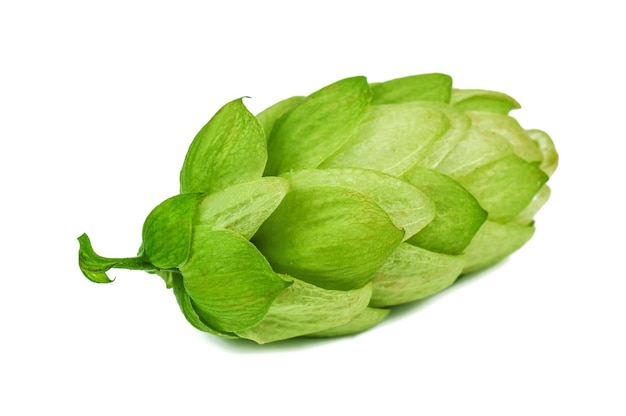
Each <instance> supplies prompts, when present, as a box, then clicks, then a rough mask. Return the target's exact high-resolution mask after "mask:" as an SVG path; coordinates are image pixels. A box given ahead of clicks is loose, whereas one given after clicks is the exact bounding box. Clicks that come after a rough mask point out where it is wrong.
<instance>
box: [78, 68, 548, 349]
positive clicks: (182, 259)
mask: <svg viewBox="0 0 626 416" xmlns="http://www.w3.org/2000/svg"><path fill="white" fill-rule="evenodd" d="M517 108H519V104H518V103H517V102H516V101H515V100H514V99H513V98H511V97H509V96H508V95H505V94H502V93H499V92H493V91H485V90H457V89H453V88H452V80H451V78H450V77H449V76H447V75H443V74H424V75H415V76H409V77H405V78H399V79H394V80H391V81H387V82H383V83H377V84H370V83H368V81H367V79H366V78H365V77H353V78H347V79H343V80H340V81H338V82H335V83H333V84H331V85H328V86H326V87H324V88H322V89H320V90H318V91H316V92H314V93H313V94H311V95H309V96H306V97H305V96H295V97H291V98H287V99H285V100H283V101H280V102H278V103H276V104H275V105H273V106H271V107H269V108H268V109H266V110H265V111H263V112H261V113H260V114H258V115H257V116H256V117H255V116H254V115H252V114H251V113H250V112H249V111H248V110H247V109H246V107H245V106H244V104H243V102H242V100H241V99H237V100H234V101H231V102H230V103H228V104H226V105H224V106H223V107H222V108H221V109H220V110H219V111H218V112H217V113H216V114H215V116H214V117H213V118H212V119H211V120H210V121H209V122H208V123H207V124H206V125H205V126H204V127H203V128H202V129H201V130H200V132H199V133H198V134H197V136H196V137H195V139H194V140H193V142H192V144H191V146H190V148H189V151H188V153H187V156H186V158H185V161H184V164H183V168H182V170H181V175H180V182H181V188H180V194H178V195H176V196H173V197H171V198H169V199H167V200H165V201H164V202H163V203H161V204H160V205H159V206H157V207H156V208H155V209H154V210H153V211H152V212H151V213H150V214H149V216H148V218H147V219H146V221H145V223H144V227H143V232H142V237H143V242H142V246H141V249H140V252H139V254H138V256H136V257H130V258H123V259H113V258H105V257H101V256H99V255H97V254H96V253H95V252H94V251H93V249H92V247H91V243H90V241H89V239H88V237H87V236H86V235H83V236H81V237H80V238H79V241H80V253H79V263H80V267H81V270H82V271H83V273H84V274H85V276H86V277H87V278H89V279H90V280H92V281H94V282H98V283H108V282H110V281H111V280H110V279H109V278H108V277H107V275H106V272H107V271H108V270H109V269H111V268H128V269H137V270H145V271H148V272H150V273H155V274H157V275H159V276H161V277H162V278H163V279H164V280H165V282H166V284H167V286H168V287H169V288H172V289H173V292H174V294H175V296H176V299H177V300H178V303H179V305H180V308H181V310H182V312H183V314H184V315H185V317H186V318H187V320H188V321H189V322H190V323H191V324H192V325H193V326H194V327H196V328H198V329H200V330H202V331H206V332H209V333H212V334H215V335H219V336H223V337H229V338H248V339H251V340H254V341H256V342H258V343H267V342H273V341H278V340H282V339H287V338H293V337H300V336H320V337H322V336H339V335H346V334H353V333H357V332H360V331H363V330H366V329H368V328H370V327H372V326H374V325H376V324H377V323H379V322H380V321H381V320H383V319H384V318H385V316H386V315H387V313H388V311H389V310H388V307H390V306H393V305H398V304H403V303H406V302H411V301H414V300H417V299H423V298H425V297H427V296H430V295H433V294H435V293H437V292H439V291H441V290H443V289H445V288H446V287H448V286H450V285H451V284H452V283H454V281H455V280H456V279H457V278H458V277H459V276H460V275H461V274H463V273H467V272H470V271H476V270H480V269H482V268H485V267H487V266H489V265H492V264H494V263H496V262H498V261H499V260H501V259H503V258H504V257H506V256H508V255H509V254H511V253H512V252H514V251H515V250H517V249H519V248H520V247H521V246H523V245H524V244H525V243H526V242H527V241H528V240H529V239H530V238H531V237H532V235H533V232H534V222H533V217H534V215H535V213H536V212H537V211H538V210H539V209H540V208H541V206H542V205H543V204H544V203H545V202H546V201H547V199H548V197H549V195H550V191H549V188H548V186H547V185H546V182H547V181H548V178H549V176H550V175H551V174H552V173H553V172H554V170H555V169H556V166H557V161H558V156H557V153H556V150H555V147H554V145H553V143H552V140H551V139H550V137H549V136H548V135H547V134H546V133H544V132H542V131H540V130H526V129H524V128H522V127H521V126H520V125H519V123H518V122H517V121H516V120H515V119H514V118H512V117H510V116H509V115H508V113H509V112H510V111H511V110H513V109H517Z"/></svg>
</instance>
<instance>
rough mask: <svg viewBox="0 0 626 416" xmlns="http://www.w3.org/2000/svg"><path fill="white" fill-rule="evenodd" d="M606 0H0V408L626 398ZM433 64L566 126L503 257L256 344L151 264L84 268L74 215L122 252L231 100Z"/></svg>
mask: <svg viewBox="0 0 626 416" xmlns="http://www.w3.org/2000/svg"><path fill="white" fill-rule="evenodd" d="M211 3H213V4H211ZM216 4H219V5H216ZM618 4H619V2H613V1H603V0H596V1H589V2H583V1H570V2H561V1H550V0H542V1H526V2H506V1H458V2H455V1H427V2H422V1H414V2H409V1H406V2H400V1H393V0H386V1H381V2H374V1H363V0H362V1H358V2H356V1H355V2H347V1H346V2H342V1H339V0H335V1H329V2H327V1H317V2H295V1H292V2H287V1H285V2H279V1H257V2H253V1H229V2H225V1H224V2H219V3H218V2H208V1H206V2H190V1H176V2H160V1H150V2H147V1H146V2H138V1H107V2H88V1H75V2H72V1H63V0H60V1H39V2H37V1H19V2H18V1H5V2H2V3H1V6H0V54H1V55H0V60H1V63H0V147H1V148H0V180H1V192H2V196H1V199H2V203H1V205H0V209H1V215H0V238H1V239H2V249H1V253H2V254H1V260H2V271H3V273H2V284H1V285H0V324H1V327H0V333H1V334H2V335H1V338H2V339H3V341H0V383H1V386H0V395H1V398H0V414H3V415H45V414H64V415H104V414H109V415H111V414H115V415H126V414H128V415H138V414H161V413H163V414H165V413H167V414H176V415H179V414H180V415H184V414H190V413H191V412H193V413H194V414H214V415H229V414H251V413H252V412H254V413H255V414H277V415H282V414H350V415H353V414H354V415H358V414H385V415H386V414H421V415H461V414H462V415H565V414H567V415H573V414H580V415H624V414H626V398H624V393H625V391H626V358H625V354H624V351H626V341H625V340H624V332H625V331H624V318H625V317H626V302H625V301H624V298H625V296H626V283H625V277H626V276H625V273H624V267H623V265H622V263H623V258H624V248H626V247H625V244H624V235H625V233H626V227H625V226H624V212H625V206H624V202H623V195H622V194H623V191H624V184H623V182H624V179H625V175H624V161H623V151H622V150H623V144H624V141H625V139H626V137H625V134H624V111H623V109H624V101H623V100H624V96H625V95H626V89H625V87H624V82H625V81H624V80H625V77H626V66H625V65H624V61H623V60H622V59H623V52H624V44H623V41H624V39H626V31H625V30H624V23H623V16H624V14H623V12H622V11H621V9H618ZM426 72H444V73H448V74H450V75H452V76H453V78H454V81H455V86H457V87H459V88H484V89H493V90H500V91H503V92H507V93H509V94H511V95H512V96H513V97H515V98H516V99H517V100H518V101H520V102H521V104H522V106H523V109H522V110H518V111H516V112H515V113H514V115H515V116H516V117H517V118H518V119H519V120H520V121H521V122H522V123H523V125H524V126H525V127H527V128H540V129H543V130H545V131H547V132H549V133H550V135H551V136H552V137H553V139H554V141H555V142H556V144H557V146H558V149H559V152H560V156H561V164H560V167H559V169H558V170H557V172H556V174H555V176H554V177H553V178H552V180H551V181H550V184H551V187H552V189H553V196H552V199H551V200H550V201H549V202H548V204H547V205H546V206H545V207H544V209H543V210H542V211H541V212H540V213H539V215H538V216H537V218H536V219H537V229H538V231H537V233H536V234H535V237H534V238H533V240H531V242H530V243H529V244H528V245H527V246H525V247H524V248H523V249H522V250H521V251H519V252H518V253H516V254H514V255H513V256H512V257H510V258H509V259H508V260H506V261H505V262H503V263H501V264H499V265H498V266H496V267H494V268H492V269H490V270H488V271H486V272H484V273H481V274H480V275H478V276H475V277H471V278H469V279H464V280H462V281H460V282H459V283H458V284H457V285H455V286H454V287H453V288H451V289H449V290H447V291H446V292H444V293H441V294H439V295H437V296H435V297H433V298H431V299H428V300H427V301H424V302H420V303H417V304H412V305H409V306H404V307H400V308H397V309H395V310H394V311H393V312H392V315H391V317H390V318H389V319H388V320H387V321H385V323H383V324H381V325H380V326H378V327H376V328H374V329H373V330H371V331H369V332H366V333H364V334H361V335H359V336H355V337H351V338H343V339H335V340H326V341H291V342H284V343H278V344H270V345H266V346H257V345H254V344H253V343H249V342H233V341H227V340H222V339H218V338H216V337H213V336H211V335H208V334H204V333H201V332H199V331H196V330H195V329H194V328H192V327H191V326H190V325H188V324H187V323H186V321H185V319H184V317H183V316H182V314H181V313H180V311H179V309H178V306H177V304H176V301H175V299H174V296H173V295H172V293H171V291H169V290H166V289H165V286H164V284H163V282H162V281H161V280H160V279H158V278H156V277H154V276H151V275H148V274H145V273H142V272H125V271H116V272H115V273H114V275H115V276H116V277H117V280H116V281H115V282H114V283H113V284H110V285H96V284H94V283H91V282H89V281H87V280H86V279H85V278H84V277H83V276H82V275H81V273H80V271H79V269H78V266H77V249H78V243H77V241H76V237H78V236H79V235H80V234H81V233H83V232H88V233H89V235H90V236H91V238H92V241H93V244H94V247H95V249H96V251H98V252H100V253H101V254H103V255H107V256H111V257H114V256H128V255H133V254H134V253H135V251H136V249H137V247H138V245H139V243H140V231H141V226H142V223H143V220H144V218H145V216H146V215H147V213H148V212H149V211H150V210H151V209H152V208H153V207H154V206H155V205H156V204H158V203H159V202H160V201H161V200H163V199H165V198H166V197H169V196H171V195H173V194H175V193H176V192H177V190H178V173H179V169H180V166H181V164H182V161H183V158H184V155H185V152H186V150H187V146H188V145H189V143H190V142H191V140H192V138H193V136H194V135H195V133H196V132H197V131H198V130H199V129H200V127H201V126H202V125H203V124H204V123H205V122H206V121H207V120H208V119H209V118H210V117H211V116H212V115H213V113H214V112H215V111H217V110H218V109H219V107H220V106H221V105H222V104H224V103H226V102H227V101H230V100H232V99H234V98H238V97H240V96H250V97H251V98H250V99H247V100H246V104H247V105H248V106H249V108H250V109H251V110H252V111H253V112H257V111H259V110H261V109H263V108H264V107H265V106H267V105H269V104H271V103H273V102H275V101H277V100H279V99H282V98H285V97H287V96H291V95H297V94H308V93H310V92H313V91H314V90H316V89H318V88H320V87H322V86H324V85H326V84H329V83H331V82H333V81H336V80H338V79H340V78H343V77H347V76H353V75H366V76H368V78H369V80H370V81H372V82H374V81H384V80H387V79H391V78H394V77H400V76H405V75H411V74H417V73H426Z"/></svg>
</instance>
